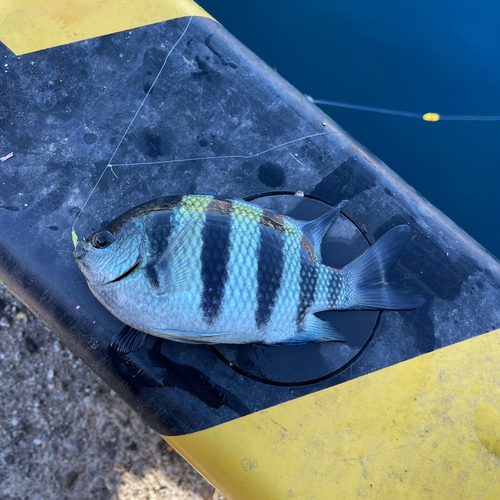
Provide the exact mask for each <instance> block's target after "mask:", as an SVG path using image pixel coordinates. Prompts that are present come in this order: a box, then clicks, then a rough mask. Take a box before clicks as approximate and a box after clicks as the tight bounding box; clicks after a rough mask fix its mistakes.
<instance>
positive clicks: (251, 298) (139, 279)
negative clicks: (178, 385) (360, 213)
mask: <svg viewBox="0 0 500 500" xmlns="http://www.w3.org/2000/svg"><path fill="white" fill-rule="evenodd" d="M344 205H345V202H342V203H341V204H339V205H338V206H337V207H334V208H332V209H331V210H330V211H329V212H327V213H326V214H324V215H323V216H322V217H320V218H319V219H316V220H314V221H308V222H306V221H299V220H295V219H292V218H290V217H287V216H285V215H282V214H279V213H277V212H274V211H272V210H269V209H266V208H262V207H259V206H256V205H253V204H251V203H247V202H245V201H243V200H238V199H234V198H223V197H218V196H208V195H185V196H181V197H180V196H173V197H166V198H161V199H158V200H153V201H151V202H148V203H146V204H143V205H141V206H139V207H136V208H135V209H132V210H130V211H128V212H127V213H125V214H124V215H123V216H121V217H119V218H117V219H115V220H114V221H113V222H111V223H110V224H109V225H107V226H106V227H104V228H103V229H101V231H98V232H97V233H95V234H94V235H91V236H90V237H89V238H88V239H87V240H86V241H85V242H79V243H78V245H77V248H76V250H75V254H74V255H75V260H76V262H77V264H78V266H79V267H80V269H81V270H82V272H83V273H84V275H85V277H86V279H87V282H88V284H89V287H90V289H91V291H92V293H94V295H95V296H96V297H97V298H98V299H99V301H100V302H101V303H102V304H103V305H104V306H105V307H107V308H108V309H109V310H110V311H111V312H112V313H113V314H115V315H116V316H117V317H118V318H120V319H121V320H122V321H124V322H125V323H127V324H128V325H130V326H132V327H133V328H135V329H137V330H141V331H144V332H147V333H150V334H152V335H155V336H158V337H162V338H169V339H172V340H177V341H181V342H205V343H249V342H260V343H265V344H286V343H293V344H297V343H305V342H323V341H328V340H344V339H343V337H342V335H341V334H340V333H339V332H337V331H336V330H335V329H334V328H333V326H332V325H330V324H328V323H327V322H324V321H321V320H319V319H318V318H317V317H316V316H314V313H315V312H318V311H322V310H328V309H410V308H414V307H417V306H418V305H420V304H421V303H422V299H421V297H420V296H419V295H418V294H417V293H415V292H413V291H412V290H409V289H402V287H399V286H397V285H393V284H389V283H388V282H387V275H388V273H389V272H390V270H391V269H392V268H393V267H394V266H395V264H396V262H397V260H398V258H399V255H400V254H401V252H402V251H403V249H404V246H405V245H406V242H407V239H408V234H409V228H408V227H407V226H398V227H395V228H393V229H392V230H391V231H389V232H388V233H387V234H386V235H384V236H383V237H382V238H381V239H380V241H378V242H377V243H376V244H375V245H374V246H373V247H371V248H370V249H369V250H367V251H366V252H365V253H364V254H363V255H361V256H360V257H358V259H356V260H355V261H353V262H351V263H350V264H348V265H347V266H345V268H343V269H340V270H339V269H333V268H330V267H328V266H325V265H323V264H322V263H321V251H320V245H321V240H322V239H323V236H324V234H325V233H326V231H327V230H328V228H329V227H330V225H331V224H332V223H333V221H334V220H335V218H336V217H337V216H338V214H339V212H340V209H341V208H342V207H343V206H344ZM101 233H102V234H101ZM96 235H97V236H99V238H98V239H97V240H96V241H99V242H101V243H102V242H104V243H105V244H104V245H103V244H98V245H97V244H96V245H95V246H94V240H95V236H96ZM121 341H123V339H121V338H120V342H121ZM139 343H140V342H139ZM137 344H138V343H136V342H128V343H126V345H134V346H136V345H137Z"/></svg>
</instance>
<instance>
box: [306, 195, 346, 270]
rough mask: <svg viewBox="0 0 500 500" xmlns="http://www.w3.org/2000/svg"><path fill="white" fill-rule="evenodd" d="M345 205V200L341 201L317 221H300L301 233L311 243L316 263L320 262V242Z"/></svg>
mask: <svg viewBox="0 0 500 500" xmlns="http://www.w3.org/2000/svg"><path fill="white" fill-rule="evenodd" d="M346 204H347V200H343V201H341V202H340V203H339V204H338V205H337V206H336V207H333V208H332V209H331V210H330V211H328V212H326V214H323V215H322V216H321V217H319V218H318V219H314V220H311V221H307V222H306V221H302V233H303V234H304V236H305V237H306V238H307V239H308V240H309V241H310V242H311V243H312V246H313V249H314V256H315V258H316V262H318V263H320V262H321V241H322V240H323V237H324V236H325V234H326V232H327V231H328V229H329V228H330V226H331V225H332V224H333V223H334V221H335V219H336V218H337V217H338V215H339V213H340V211H341V210H342V208H344V207H345V205H346Z"/></svg>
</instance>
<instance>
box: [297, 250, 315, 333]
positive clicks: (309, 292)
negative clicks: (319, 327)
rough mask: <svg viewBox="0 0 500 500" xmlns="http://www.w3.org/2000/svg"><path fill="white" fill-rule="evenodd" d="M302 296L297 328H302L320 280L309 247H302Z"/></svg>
mask: <svg viewBox="0 0 500 500" xmlns="http://www.w3.org/2000/svg"><path fill="white" fill-rule="evenodd" d="M299 280H300V281H299V283H300V296H299V303H298V305H297V316H296V320H295V321H296V323H297V328H298V329H301V328H302V323H303V322H304V318H305V317H306V314H307V312H308V311H309V309H310V308H311V306H312V305H313V303H314V297H315V293H316V283H317V282H318V266H317V265H316V264H315V263H313V262H312V260H311V256H310V254H309V252H308V251H307V249H306V248H305V247H304V246H302V245H301V247H300V276H299Z"/></svg>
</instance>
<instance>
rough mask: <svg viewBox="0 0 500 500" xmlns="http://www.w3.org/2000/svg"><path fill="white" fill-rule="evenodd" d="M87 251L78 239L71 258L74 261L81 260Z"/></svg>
mask: <svg viewBox="0 0 500 500" xmlns="http://www.w3.org/2000/svg"><path fill="white" fill-rule="evenodd" d="M87 253H88V250H87V249H86V248H85V246H84V244H83V243H82V242H81V241H79V242H78V244H77V246H76V248H75V251H74V252H73V258H74V259H75V260H76V261H79V260H83V259H84V257H85V256H86V255H87Z"/></svg>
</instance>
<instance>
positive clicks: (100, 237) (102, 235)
mask: <svg viewBox="0 0 500 500" xmlns="http://www.w3.org/2000/svg"><path fill="white" fill-rule="evenodd" d="M114 240H115V237H114V236H113V234H112V233H110V232H109V231H101V232H99V233H96V234H94V236H92V240H91V241H90V243H91V244H92V246H93V247H94V248H106V247H109V245H111V243H113V241H114Z"/></svg>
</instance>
